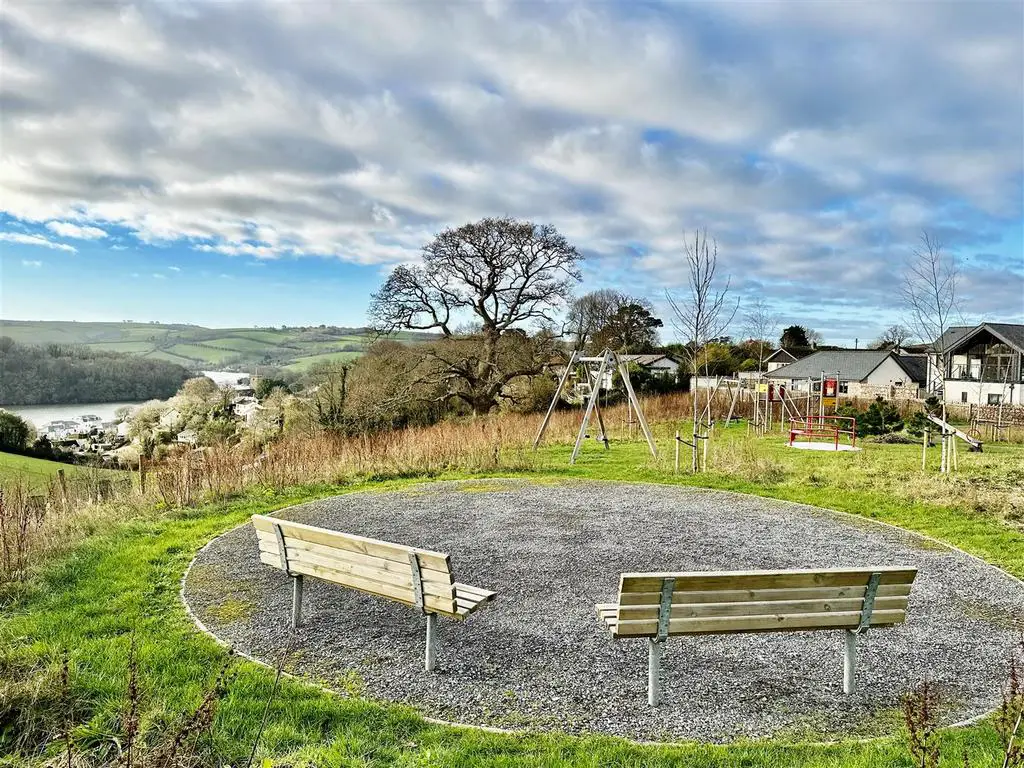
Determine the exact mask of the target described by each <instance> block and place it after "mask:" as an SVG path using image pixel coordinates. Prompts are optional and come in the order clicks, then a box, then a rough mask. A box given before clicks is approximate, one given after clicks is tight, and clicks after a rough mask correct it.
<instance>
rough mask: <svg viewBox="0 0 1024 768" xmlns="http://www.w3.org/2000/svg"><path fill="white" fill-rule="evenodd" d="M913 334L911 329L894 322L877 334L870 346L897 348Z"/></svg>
mask: <svg viewBox="0 0 1024 768" xmlns="http://www.w3.org/2000/svg"><path fill="white" fill-rule="evenodd" d="M913 336H914V333H913V331H911V330H910V329H909V328H907V327H906V326H905V325H900V324H899V323H896V324H895V325H890V326H889V327H888V328H886V329H885V330H884V331H882V335H881V336H879V337H878V338H877V339H876V340H875V343H874V344H872V345H871V346H872V347H874V348H875V349H899V348H900V347H902V346H903V345H904V344H905V343H906V342H907V341H909V340H910V339H912V338H913Z"/></svg>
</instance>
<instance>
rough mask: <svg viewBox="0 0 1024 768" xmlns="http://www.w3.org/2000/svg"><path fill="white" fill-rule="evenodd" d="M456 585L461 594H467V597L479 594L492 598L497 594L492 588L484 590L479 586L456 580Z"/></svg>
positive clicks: (482, 596) (485, 597)
mask: <svg viewBox="0 0 1024 768" xmlns="http://www.w3.org/2000/svg"><path fill="white" fill-rule="evenodd" d="M455 587H456V590H458V592H459V594H461V595H466V596H467V597H468V596H470V595H477V596H479V597H481V598H484V599H490V598H492V597H494V596H495V595H496V594H497V593H495V592H492V591H490V590H484V589H480V588H479V587H473V586H471V585H469V584H463V583H462V582H456V585H455Z"/></svg>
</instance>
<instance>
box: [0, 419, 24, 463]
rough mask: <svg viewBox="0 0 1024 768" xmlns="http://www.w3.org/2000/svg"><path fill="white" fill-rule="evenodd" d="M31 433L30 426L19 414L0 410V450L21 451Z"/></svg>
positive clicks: (8, 451)
mask: <svg viewBox="0 0 1024 768" xmlns="http://www.w3.org/2000/svg"><path fill="white" fill-rule="evenodd" d="M31 435H32V427H30V426H29V425H28V422H27V421H25V420H24V419H23V418H21V416H19V415H18V414H16V413H11V412H10V411H0V451H6V452H7V453H22V452H23V451H24V450H25V447H26V446H27V445H28V441H29V437H31Z"/></svg>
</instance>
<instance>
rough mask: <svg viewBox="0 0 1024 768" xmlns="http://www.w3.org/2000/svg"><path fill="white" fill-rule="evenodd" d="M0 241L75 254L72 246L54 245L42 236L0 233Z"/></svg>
mask: <svg viewBox="0 0 1024 768" xmlns="http://www.w3.org/2000/svg"><path fill="white" fill-rule="evenodd" d="M0 240H5V241H7V242H9V243H19V244H21V245H38V246H40V247H42V248H52V249H53V250H55V251H67V252H68V253H76V252H77V251H76V249H75V248H74V246H71V245H67V244H65V243H55V242H54V241H53V240H47V239H46V238H45V237H43V236H42V235H27V234H25V233H23V232H0Z"/></svg>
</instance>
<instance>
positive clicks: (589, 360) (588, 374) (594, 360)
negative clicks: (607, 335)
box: [533, 349, 658, 464]
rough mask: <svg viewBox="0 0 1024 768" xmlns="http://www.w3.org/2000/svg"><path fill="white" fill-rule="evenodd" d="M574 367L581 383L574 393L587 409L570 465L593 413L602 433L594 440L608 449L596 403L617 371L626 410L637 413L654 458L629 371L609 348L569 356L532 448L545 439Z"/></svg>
mask: <svg viewBox="0 0 1024 768" xmlns="http://www.w3.org/2000/svg"><path fill="white" fill-rule="evenodd" d="M577 368H578V369H579V372H580V373H581V374H582V377H581V381H580V382H579V383H577V385H576V391H577V392H578V393H579V394H581V395H582V396H583V397H584V398H585V400H586V407H585V409H584V411H583V422H582V423H581V424H580V431H579V434H577V435H576V445H575V446H573V449H572V456H571V457H570V458H569V463H570V464H575V463H576V457H577V456H579V453H580V447H581V446H582V445H583V438H585V437H587V426H588V425H589V424H590V419H591V417H592V416H593V415H595V414H596V415H597V423H598V426H599V427H600V429H601V434H600V435H599V436H598V437H597V440H598V442H601V443H604V447H605V450H608V449H609V447H610V446H609V444H608V432H607V430H606V429H605V426H604V418H603V417H602V416H601V406H600V405H599V403H598V400H599V399H600V397H601V390H602V389H609V388H610V386H611V378H612V373H613V372H614V371H616V370H618V372H619V376H620V377H621V378H622V386H623V388H624V389H625V390H626V398H627V400H628V402H629V405H628V408H630V409H631V410H632V412H633V413H635V414H636V419H637V422H638V423H639V424H640V429H641V430H642V431H643V433H644V437H645V438H646V439H647V446H648V447H649V448H650V449H651V455H652V456H654V457H655V458H657V456H658V449H657V447H655V445H654V436H653V435H652V434H651V429H650V427H648V426H647V419H645V418H644V412H643V410H641V408H640V401H639V400H638V399H637V396H636V392H634V391H633V382H631V381H630V379H629V370H628V368H627V367H626V364H625V363H624V362H623V361H622V360H621V359H620V358H619V356H618V355H617V354H616V353H615V352H612V351H611V350H610V349H606V350H605V351H604V352H602V353H601V354H600V355H598V356H596V357H584V356H583V355H581V354H580V353H579V352H573V353H572V355H571V356H570V357H569V362H568V363H567V364H566V366H565V370H564V371H563V372H562V376H561V378H560V379H559V381H558V386H557V387H556V388H555V394H554V397H552V398H551V404H550V405H549V406H548V411H547V413H546V414H544V421H542V422H541V425H540V429H538V430H537V437H536V438H535V439H534V441H533V449H534V450H537V447H538V446H539V445H540V441H541V439H543V437H544V431H545V430H546V429H547V428H548V423H549V422H550V421H551V414H552V413H554V412H555V406H556V405H558V401H559V400H560V399H561V397H562V390H563V388H564V387H565V384H566V382H567V381H568V380H569V375H570V374H571V373H572V372H573V371H574V370H576V369H577Z"/></svg>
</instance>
